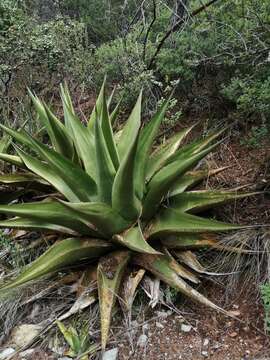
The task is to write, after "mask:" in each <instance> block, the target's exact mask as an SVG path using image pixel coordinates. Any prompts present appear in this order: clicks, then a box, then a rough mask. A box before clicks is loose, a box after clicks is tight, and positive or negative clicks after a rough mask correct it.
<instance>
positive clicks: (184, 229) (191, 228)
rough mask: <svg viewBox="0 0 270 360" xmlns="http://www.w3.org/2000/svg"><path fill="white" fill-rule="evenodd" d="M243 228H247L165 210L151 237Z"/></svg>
mask: <svg viewBox="0 0 270 360" xmlns="http://www.w3.org/2000/svg"><path fill="white" fill-rule="evenodd" d="M243 228H245V226H239V225H232V224H226V223H223V222H221V221H217V220H212V219H204V218H201V217H199V216H195V215H190V214H186V213H182V212H180V211H177V210H173V209H165V210H163V211H162V212H161V213H160V215H159V216H158V217H157V219H156V220H154V221H153V223H152V225H151V229H150V236H154V237H159V236H164V235H170V234H179V233H196V232H205V231H210V232H216V231H228V230H237V229H243Z"/></svg>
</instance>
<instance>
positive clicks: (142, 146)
mask: <svg viewBox="0 0 270 360" xmlns="http://www.w3.org/2000/svg"><path fill="white" fill-rule="evenodd" d="M169 101H170V98H169V99H168V100H167V101H164V103H163V104H162V106H161V107H160V109H159V110H158V111H157V113H156V114H155V116H154V117H153V118H152V119H151V120H150V122H149V123H148V124H147V125H146V126H145V127H144V128H143V130H141V132H140V136H139V143H138V148H137V154H136V168H135V187H136V193H137V196H138V198H139V199H142V197H143V193H144V186H145V176H146V166H147V162H148V159H149V154H150V151H151V148H152V145H153V142H154V140H155V137H156V134H157V132H158V129H159V126H160V124H161V121H162V120H163V119H164V116H165V113H166V110H167V108H168V104H169Z"/></svg>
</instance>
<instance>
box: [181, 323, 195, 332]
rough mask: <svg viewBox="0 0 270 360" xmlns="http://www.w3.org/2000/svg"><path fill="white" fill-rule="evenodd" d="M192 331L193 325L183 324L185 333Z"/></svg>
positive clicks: (182, 328) (182, 329) (182, 327)
mask: <svg viewBox="0 0 270 360" xmlns="http://www.w3.org/2000/svg"><path fill="white" fill-rule="evenodd" d="M191 329H192V326H191V325H188V324H181V331H183V332H185V333H188V332H190V331H191Z"/></svg>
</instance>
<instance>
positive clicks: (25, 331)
mask: <svg viewBox="0 0 270 360" xmlns="http://www.w3.org/2000/svg"><path fill="white" fill-rule="evenodd" d="M41 329H42V327H41V326H40V325H33V324H23V325H20V326H16V327H15V328H14V329H13V331H12V333H11V340H10V343H11V344H14V345H16V346H18V347H21V346H26V345H28V344H29V343H30V342H31V341H32V340H33V339H34V338H35V337H36V336H37V335H38V334H39V332H40V330H41Z"/></svg>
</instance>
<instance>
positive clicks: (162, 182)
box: [142, 144, 217, 220]
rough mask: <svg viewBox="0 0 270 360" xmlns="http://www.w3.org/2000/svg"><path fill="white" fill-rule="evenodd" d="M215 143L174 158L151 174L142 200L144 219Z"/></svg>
mask: <svg viewBox="0 0 270 360" xmlns="http://www.w3.org/2000/svg"><path fill="white" fill-rule="evenodd" d="M216 145H217V144H215V145H212V146H210V147H209V148H207V149H205V150H203V151H201V152H199V153H197V154H195V155H192V156H190V157H187V158H183V159H182V161H179V160H175V161H174V162H172V163H169V164H168V165H167V166H164V167H163V168H162V169H161V170H160V171H158V172H157V173H156V174H155V175H154V176H153V178H152V179H151V181H150V182H149V184H148V186H147V189H148V192H147V194H146V196H145V199H144V202H143V213H142V216H143V218H144V219H146V220H149V219H151V218H152V217H153V216H154V215H155V213H156V211H157V208H158V206H159V204H160V202H161V201H162V199H163V198H164V197H165V196H166V195H167V193H168V192H169V190H170V188H171V186H172V185H173V184H174V182H175V181H176V180H177V179H178V178H179V177H181V176H182V175H183V174H184V173H185V172H186V171H188V170H190V168H192V167H193V166H195V164H197V163H198V162H199V161H200V160H201V159H202V158H203V157H204V156H206V155H207V154H208V153H210V152H211V151H212V150H213V149H214V148H215V147H216Z"/></svg>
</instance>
